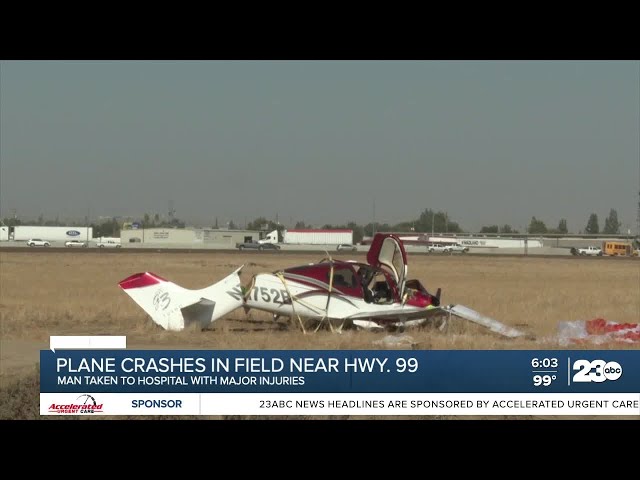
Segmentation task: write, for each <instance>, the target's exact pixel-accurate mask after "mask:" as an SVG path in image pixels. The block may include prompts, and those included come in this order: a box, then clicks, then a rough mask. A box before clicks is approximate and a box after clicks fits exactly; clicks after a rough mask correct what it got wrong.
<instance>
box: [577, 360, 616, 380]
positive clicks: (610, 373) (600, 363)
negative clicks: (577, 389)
mask: <svg viewBox="0 0 640 480" xmlns="http://www.w3.org/2000/svg"><path fill="white" fill-rule="evenodd" d="M573 369H574V370H577V372H576V373H575V374H574V375H573V381H574V382H595V383H602V382H604V381H606V380H612V381H615V380H618V379H619V378H620V377H621V376H622V366H621V365H620V364H619V363H618V362H605V361H604V360H592V361H589V360H576V361H575V362H573Z"/></svg>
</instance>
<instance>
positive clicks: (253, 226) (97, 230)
mask: <svg viewBox="0 0 640 480" xmlns="http://www.w3.org/2000/svg"><path fill="white" fill-rule="evenodd" d="M127 223H128V224H129V225H131V222H127ZM139 223H140V226H141V227H142V228H185V226H186V225H185V222H183V221H181V220H179V219H177V218H175V217H173V218H171V219H165V218H162V217H161V216H160V215H159V214H155V215H153V216H152V215H149V214H147V213H145V214H144V215H143V216H142V220H141V221H140V222H139ZM3 224H4V225H7V226H16V225H44V226H86V221H85V223H82V222H61V221H60V220H59V218H57V217H56V219H55V220H46V219H45V218H44V217H43V216H42V215H40V216H39V217H38V219H37V220H35V221H29V222H22V221H21V220H20V219H19V218H16V217H11V218H9V217H7V218H4V219H3ZM89 226H90V227H93V235H94V237H111V236H119V235H120V230H121V229H122V228H123V227H124V228H127V224H124V225H123V224H122V223H121V222H118V221H117V218H115V217H114V218H110V219H105V220H104V221H102V222H98V223H96V222H92V223H91V224H90V225H89ZM223 226H224V227H225V228H228V229H230V230H238V229H240V228H241V227H239V226H238V225H236V224H235V223H234V222H233V221H229V222H228V223H225V224H224V225H223ZM621 226H622V224H621V222H620V221H619V220H618V213H617V212H616V210H615V209H613V208H612V209H611V210H610V211H609V215H608V216H607V217H606V218H605V221H604V228H603V229H602V231H601V230H600V226H599V222H598V215H597V214H596V213H591V214H590V215H589V218H588V220H587V223H586V226H585V227H584V229H581V230H579V231H578V232H575V231H574V232H572V233H588V234H598V233H604V234H619V233H620V227H621ZM211 227H212V228H219V225H218V219H217V218H216V219H215V222H214V224H213V225H211ZM286 228H287V227H285V226H284V225H282V224H281V223H280V222H278V221H273V220H270V219H267V218H265V217H258V218H256V219H255V220H253V221H251V222H249V223H247V224H246V225H245V226H244V228H242V229H244V230H265V231H273V230H278V232H279V233H280V239H282V234H283V231H284V230H285V229H286ZM289 228H291V227H289ZM293 228H295V229H303V228H317V227H316V226H311V225H307V224H306V223H305V222H304V221H297V222H296V223H295V226H294V227H293ZM321 228H323V229H349V230H353V241H354V242H356V243H358V242H360V241H362V239H363V238H364V237H372V236H373V235H374V234H375V233H376V232H416V233H431V232H434V233H439V234H442V233H444V234H447V233H452V234H454V233H455V234H458V233H476V232H468V231H465V230H464V229H463V228H462V227H461V226H460V225H459V224H458V223H457V222H455V221H453V220H451V219H450V218H449V215H448V214H447V213H446V212H443V211H435V210H432V209H430V208H427V209H425V210H423V211H422V213H421V214H420V215H419V216H418V217H417V218H415V219H412V220H407V221H403V222H400V223H396V224H388V223H374V222H369V223H367V224H366V225H358V224H357V223H356V222H348V223H346V224H325V225H323V226H322V227H321ZM479 233H494V234H519V233H521V232H519V231H518V230H517V229H515V228H513V227H512V226H511V225H508V224H505V225H485V226H483V227H482V228H481V229H480V231H479ZM522 233H530V234H544V233H552V234H553V233H556V234H568V233H569V227H568V225H567V220H566V219H564V218H563V219H561V220H560V221H559V222H558V226H557V227H556V228H548V227H547V226H546V224H545V222H544V221H542V220H540V219H538V218H536V217H535V216H534V217H532V218H531V221H530V222H529V225H528V227H527V232H522Z"/></svg>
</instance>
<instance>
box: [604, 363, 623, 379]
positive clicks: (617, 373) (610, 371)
mask: <svg viewBox="0 0 640 480" xmlns="http://www.w3.org/2000/svg"><path fill="white" fill-rule="evenodd" d="M603 373H604V376H605V378H606V379H607V380H618V379H619V378H620V377H621V376H622V366H620V364H619V363H618V362H609V363H607V364H606V365H605V366H604V369H603Z"/></svg>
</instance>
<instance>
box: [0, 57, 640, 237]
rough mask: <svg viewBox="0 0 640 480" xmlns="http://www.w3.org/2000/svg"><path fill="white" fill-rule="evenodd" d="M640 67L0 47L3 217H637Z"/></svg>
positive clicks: (477, 223) (581, 220) (334, 220)
mask: <svg viewBox="0 0 640 480" xmlns="http://www.w3.org/2000/svg"><path fill="white" fill-rule="evenodd" d="M639 117H640V62H638V61H2V62H0V216H2V217H5V216H8V215H12V214H13V212H14V209H15V211H16V213H17V214H18V216H20V217H31V218H36V217H37V216H38V215H40V214H42V215H44V216H45V217H54V218H55V217H56V216H58V217H59V218H61V219H67V218H69V219H71V218H80V219H82V218H84V216H85V215H87V213H89V215H90V216H91V217H92V218H97V217H99V216H121V217H127V216H130V217H134V218H139V217H141V216H142V215H143V214H144V213H150V214H154V213H159V214H161V215H166V213H167V211H168V209H169V205H170V204H172V205H173V207H174V208H175V210H176V216H177V217H179V218H181V219H184V220H186V221H187V222H188V223H191V224H196V225H202V226H204V225H211V224H213V222H214V219H215V218H217V219H218V222H219V223H220V224H223V223H224V222H226V221H228V220H233V221H234V222H235V223H236V224H243V223H244V222H245V221H251V220H253V219H254V218H256V217H259V216H265V217H267V218H272V219H275V217H276V215H277V216H278V219H279V220H280V221H281V222H283V223H285V224H288V223H291V222H292V223H295V222H296V221H298V220H301V221H305V222H306V223H311V224H315V225H318V226H321V225H322V224H325V223H331V224H341V223H346V222H349V221H355V222H358V223H363V224H364V223H368V222H370V221H372V219H373V215H374V208H373V205H374V202H375V220H376V221H377V222H386V223H390V224H393V223H397V222H401V221H404V220H410V219H413V218H416V217H418V216H419V214H420V213H421V212H422V211H423V210H424V209H425V208H431V209H435V210H443V211H447V212H448V214H449V217H450V218H451V219H452V220H454V221H457V222H458V223H459V224H460V225H461V226H462V227H463V228H465V229H468V230H477V229H479V228H480V227H481V226H483V225H489V224H497V223H499V224H504V223H509V224H511V225H513V226H515V227H516V228H523V226H524V225H527V224H528V222H529V220H530V219H531V217H532V216H536V217H537V218H539V219H541V220H543V221H545V222H546V224H547V226H548V227H555V226H557V224H558V221H559V220H560V219H561V218H566V219H567V221H568V226H569V230H570V231H577V230H581V229H584V226H585V225H586V223H587V220H588V218H589V214H590V213H592V212H594V213H597V214H598V216H599V218H600V224H601V226H603V225H604V219H605V217H606V216H607V215H608V213H609V210H610V209H611V208H614V209H616V210H617V212H618V217H619V220H620V221H621V222H622V224H623V228H625V229H626V228H631V229H632V231H635V230H636V228H637V227H636V225H637V224H636V217H637V212H638V201H639V197H638V192H639V190H640V118H639Z"/></svg>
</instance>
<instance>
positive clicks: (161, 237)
mask: <svg viewBox="0 0 640 480" xmlns="http://www.w3.org/2000/svg"><path fill="white" fill-rule="evenodd" d="M260 238H261V233H260V232H259V231H254V230H225V229H187V228H138V229H127V230H122V231H121V232H120V239H121V242H122V245H123V246H125V245H130V244H144V245H163V246H169V245H176V246H211V247H215V246H232V247H235V245H236V243H242V242H251V241H256V242H257V241H258V240H259V239H260Z"/></svg>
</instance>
